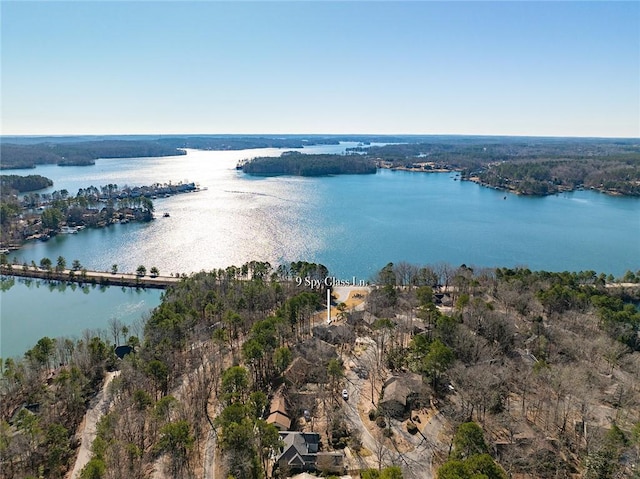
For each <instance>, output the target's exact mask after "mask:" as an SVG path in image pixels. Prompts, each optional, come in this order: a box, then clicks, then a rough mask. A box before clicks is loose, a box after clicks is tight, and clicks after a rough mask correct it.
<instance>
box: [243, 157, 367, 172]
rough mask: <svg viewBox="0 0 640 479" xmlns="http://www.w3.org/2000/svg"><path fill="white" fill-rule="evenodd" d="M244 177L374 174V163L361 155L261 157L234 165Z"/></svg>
mask: <svg viewBox="0 0 640 479" xmlns="http://www.w3.org/2000/svg"><path fill="white" fill-rule="evenodd" d="M238 169H241V170H242V171H244V172H245V173H247V174H250V175H258V176H280V175H293V176H328V175H347V174H349V175H354V174H356V175H361V174H372V173H375V172H376V164H375V162H374V161H373V160H371V159H370V158H367V157H364V156H361V155H330V154H324V155H323V154H319V155H305V154H302V153H299V152H297V151H289V152H285V153H283V154H282V155H280V156H278V157H268V156H261V157H257V158H253V159H251V160H249V161H246V162H244V163H242V164H240V165H238Z"/></svg>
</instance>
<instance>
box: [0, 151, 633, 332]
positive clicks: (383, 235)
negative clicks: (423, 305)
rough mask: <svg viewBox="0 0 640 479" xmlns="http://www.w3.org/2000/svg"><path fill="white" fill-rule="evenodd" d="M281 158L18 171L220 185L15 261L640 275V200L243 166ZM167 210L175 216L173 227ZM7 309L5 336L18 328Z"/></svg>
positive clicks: (359, 272) (365, 275) (31, 248)
mask: <svg viewBox="0 0 640 479" xmlns="http://www.w3.org/2000/svg"><path fill="white" fill-rule="evenodd" d="M347 146H348V145H347ZM344 147H345V145H342V146H340V147H336V146H322V147H312V148H308V149H305V150H308V151H313V152H335V151H340V150H341V149H342V150H343V149H344ZM280 152H281V150H277V149H263V150H246V151H231V152H212V151H192V150H190V151H189V152H188V154H187V155H186V156H179V157H167V158H145V159H109V160H98V161H97V162H96V165H95V166H92V167H64V168H62V167H57V166H41V167H38V168H36V169H35V170H24V171H20V172H16V174H34V173H35V174H42V175H44V176H47V177H49V178H51V179H53V180H54V187H53V188H52V189H51V190H53V189H58V190H59V189H62V188H66V189H67V190H68V191H69V192H70V193H71V194H75V193H76V192H77V190H78V188H84V187H87V186H89V185H95V186H101V185H105V184H107V183H116V184H118V185H119V186H123V185H125V184H128V185H142V184H151V183H154V182H168V181H172V182H177V181H185V180H188V181H196V182H198V183H200V185H201V186H202V187H207V188H208V189H207V190H206V191H201V192H198V193H190V194H184V195H178V196H174V197H171V198H163V199H158V200H156V201H155V206H156V217H157V219H156V220H155V221H153V222H151V223H147V224H128V225H114V226H111V227H108V228H104V229H98V230H85V231H82V232H80V233H79V234H77V235H67V236H65V235H58V236H57V237H55V238H53V239H51V240H50V241H48V242H46V243H41V242H36V243H31V244H29V245H27V246H26V247H25V248H23V249H22V250H20V251H18V252H16V255H17V256H18V257H19V259H20V261H27V262H30V261H32V260H34V261H36V262H39V261H40V259H41V258H43V257H48V258H51V259H53V260H54V261H55V258H57V257H58V256H64V257H65V258H66V259H67V262H70V261H72V260H74V259H78V260H80V262H81V263H82V264H83V265H84V266H85V267H87V268H89V269H98V270H108V269H110V268H111V265H112V264H118V267H119V269H120V271H134V270H135V269H136V268H137V266H138V265H140V264H143V265H145V266H146V267H147V269H149V268H150V267H152V266H156V267H158V268H159V269H160V271H161V273H164V274H168V273H170V272H174V273H176V272H180V273H182V272H186V273H189V272H193V271H199V270H202V269H204V270H210V269H212V268H224V267H226V266H229V265H231V264H235V265H241V264H243V263H245V262H247V261H250V260H262V261H269V262H271V263H272V264H273V265H276V264H279V263H282V262H288V261H293V260H299V259H304V260H307V261H316V262H321V263H323V264H325V265H326V266H327V267H328V268H329V270H330V271H331V274H332V275H334V276H337V277H340V278H352V277H353V276H355V277H357V278H359V279H369V278H371V276H372V275H373V274H374V273H375V272H376V271H378V270H379V269H380V268H381V267H382V266H384V265H385V264H386V263H388V262H389V261H393V262H398V261H409V262H412V263H419V264H429V263H438V262H448V263H451V264H452V265H460V264H463V263H464V264H467V265H473V266H488V267H492V266H517V265H526V266H528V267H529V268H531V269H546V270H552V271H563V270H570V271H578V270H595V271H597V272H605V273H612V274H614V275H622V274H623V273H624V272H625V271H626V270H628V269H631V270H638V269H640V240H639V238H640V199H634V198H618V197H610V196H607V195H603V194H600V193H595V192H591V191H578V192H574V193H567V194H561V195H557V196H549V197H544V198H530V197H519V196H516V195H511V194H506V199H505V193H504V192H500V191H496V190H492V189H489V188H484V187H480V186H478V185H476V184H474V183H469V182H461V181H454V179H453V175H451V174H447V173H441V174H425V173H411V172H401V171H397V172H393V171H389V170H381V171H379V172H378V173H377V174H375V175H353V176H350V175H345V176H337V177H322V178H298V177H268V178H258V177H250V176H247V175H244V174H243V173H242V172H238V171H236V170H235V166H236V163H237V162H238V160H241V159H244V158H248V157H252V156H258V155H278V154H280ZM164 212H168V213H170V217H169V218H164V217H162V213H164ZM11 291H12V290H10V291H8V292H7V293H2V301H3V303H4V304H6V303H10V302H13V303H17V302H18V301H22V300H23V299H24V297H22V298H19V297H14V296H13V295H12V292H11ZM33 294H34V295H35V294H37V293H33ZM4 304H3V308H2V324H3V326H2V327H3V329H4V328H5V323H7V322H11V321H15V319H14V317H13V316H9V314H8V313H7V312H6V308H5V306H4ZM17 309H19V308H17ZM40 336H42V335H40ZM40 336H37V337H36V340H37V338H39V337H40ZM3 341H4V340H3Z"/></svg>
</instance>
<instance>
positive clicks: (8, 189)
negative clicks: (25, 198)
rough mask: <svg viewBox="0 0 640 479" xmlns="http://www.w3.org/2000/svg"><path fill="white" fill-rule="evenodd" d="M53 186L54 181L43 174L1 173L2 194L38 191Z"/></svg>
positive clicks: (0, 189)
mask: <svg viewBox="0 0 640 479" xmlns="http://www.w3.org/2000/svg"><path fill="white" fill-rule="evenodd" d="M49 186H53V181H51V180H50V179H49V178H46V177H44V176H41V175H27V176H20V175H0V192H1V193H0V194H2V196H5V195H11V194H16V193H25V192H28V191H37V190H42V189H44V188H48V187H49Z"/></svg>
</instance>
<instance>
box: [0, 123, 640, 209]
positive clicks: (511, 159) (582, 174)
mask: <svg viewBox="0 0 640 479" xmlns="http://www.w3.org/2000/svg"><path fill="white" fill-rule="evenodd" d="M42 140H44V141H42V142H39V141H38V139H37V138H24V139H23V138H18V137H16V138H8V139H4V140H3V141H2V142H0V157H1V158H2V163H1V164H0V168H33V167H35V165H37V164H58V165H61V166H64V165H92V164H94V163H95V160H96V159H98V158H135V157H151V156H174V155H184V154H186V151H185V149H187V148H193V149H200V150H217V151H225V150H241V149H253V148H301V149H304V147H305V146H312V145H323V144H339V142H341V141H342V142H346V141H351V142H354V141H355V142H360V144H359V146H356V147H352V148H348V149H347V153H358V155H349V154H348V155H307V157H306V158H302V157H300V156H298V155H299V153H293V154H291V153H285V154H283V155H282V156H281V157H279V158H278V159H274V158H254V159H249V158H247V160H246V161H245V162H244V163H243V165H241V167H242V169H243V171H245V172H246V173H248V174H255V175H301V176H318V175H334V174H354V173H356V174H360V173H372V172H374V171H375V170H374V168H375V166H373V165H383V166H384V167H389V168H400V169H407V170H411V171H443V170H445V171H458V172H460V173H461V179H463V180H472V181H476V182H478V183H480V184H482V185H484V186H489V187H492V188H498V189H502V190H505V191H511V192H514V193H517V194H523V195H539V196H542V195H549V194H555V193H558V192H562V191H573V190H576V189H583V188H584V189H594V190H598V191H601V192H603V193H607V194H612V195H624V196H640V140H638V139H634V138H631V139H624V138H623V139H607V138H543V137H539V138H538V137H491V136H446V135H443V136H438V135H431V136H430V135H396V136H377V135H324V136H323V135H283V136H280V137H275V136H260V135H255V136H251V135H248V136H241V135H220V136H215V135H202V136H161V135H159V136H151V137H149V136H143V135H141V136H133V137H127V136H121V137H119V136H114V137H89V138H86V139H85V138H84V137H68V138H54V137H52V138H43V139H42ZM376 142H377V143H388V144H384V145H382V146H380V145H377V146H372V144H371V143H376ZM303 160H304V161H303Z"/></svg>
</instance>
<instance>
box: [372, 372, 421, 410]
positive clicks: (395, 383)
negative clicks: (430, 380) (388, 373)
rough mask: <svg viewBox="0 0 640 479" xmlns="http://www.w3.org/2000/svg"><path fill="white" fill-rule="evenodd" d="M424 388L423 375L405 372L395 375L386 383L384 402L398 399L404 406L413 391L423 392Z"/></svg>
mask: <svg viewBox="0 0 640 479" xmlns="http://www.w3.org/2000/svg"><path fill="white" fill-rule="evenodd" d="M423 389H424V383H423V381H422V376H420V375H419V374H415V373H405V374H402V375H399V376H393V377H391V378H390V379H388V380H387V381H386V382H385V383H384V393H383V398H382V402H387V401H397V402H399V403H400V404H402V405H403V406H406V404H407V398H408V397H409V395H410V394H412V393H418V394H419V393H421V392H422V391H423Z"/></svg>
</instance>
